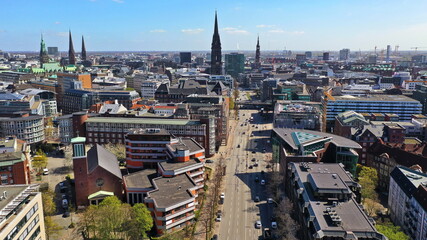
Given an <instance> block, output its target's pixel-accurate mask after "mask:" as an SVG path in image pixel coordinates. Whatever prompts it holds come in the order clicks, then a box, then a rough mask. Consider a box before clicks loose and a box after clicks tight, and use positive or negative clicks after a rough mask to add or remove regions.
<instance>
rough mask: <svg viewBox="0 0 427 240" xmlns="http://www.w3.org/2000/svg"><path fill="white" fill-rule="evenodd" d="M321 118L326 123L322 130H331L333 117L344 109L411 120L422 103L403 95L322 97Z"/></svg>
mask: <svg viewBox="0 0 427 240" xmlns="http://www.w3.org/2000/svg"><path fill="white" fill-rule="evenodd" d="M322 109H323V118H324V122H325V123H326V124H325V125H324V126H325V127H324V131H329V132H330V131H332V130H333V126H334V124H335V117H336V116H337V115H338V114H340V113H342V112H345V111H351V110H353V111H355V112H358V113H387V114H397V115H399V117H400V120H401V121H407V122H410V121H411V117H412V115H414V114H420V113H421V111H422V105H421V103H420V102H419V101H417V100H414V99H412V98H409V97H407V96H404V95H372V96H366V97H355V96H350V95H344V96H332V95H330V94H329V93H327V94H325V96H323V97H322Z"/></svg>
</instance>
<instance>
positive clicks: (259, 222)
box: [255, 220, 262, 229]
mask: <svg viewBox="0 0 427 240" xmlns="http://www.w3.org/2000/svg"><path fill="white" fill-rule="evenodd" d="M261 227H262V224H261V221H259V220H258V221H256V222H255V228H258V229H259V228H261Z"/></svg>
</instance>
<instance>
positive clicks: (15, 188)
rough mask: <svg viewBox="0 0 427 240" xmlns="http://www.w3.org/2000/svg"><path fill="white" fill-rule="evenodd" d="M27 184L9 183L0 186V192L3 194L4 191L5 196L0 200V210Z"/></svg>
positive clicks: (25, 187)
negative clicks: (8, 184)
mask: <svg viewBox="0 0 427 240" xmlns="http://www.w3.org/2000/svg"><path fill="white" fill-rule="evenodd" d="M27 187H28V185H10V186H0V192H1V193H2V194H3V192H4V191H6V194H7V197H6V199H5V200H2V201H0V209H1V211H3V210H4V208H5V207H6V206H7V205H8V204H9V203H10V202H11V201H12V200H13V199H15V198H16V197H17V196H18V195H19V194H20V193H21V192H23V191H24V190H25V189H27Z"/></svg>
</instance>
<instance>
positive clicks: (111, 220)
mask: <svg viewBox="0 0 427 240" xmlns="http://www.w3.org/2000/svg"><path fill="white" fill-rule="evenodd" d="M123 210H127V209H123V208H122V202H121V201H120V200H119V199H118V198H117V197H116V196H110V197H106V198H105V199H104V200H102V202H101V203H100V204H99V206H98V212H97V213H98V216H99V217H100V221H97V226H98V227H97V229H98V233H99V237H100V238H101V239H117V238H119V235H120V232H122V231H121V230H122V229H121V228H122V227H123V223H124V222H125V218H126V215H127V214H128V212H127V211H123Z"/></svg>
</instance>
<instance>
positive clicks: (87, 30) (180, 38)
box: [0, 0, 427, 51]
mask: <svg viewBox="0 0 427 240" xmlns="http://www.w3.org/2000/svg"><path fill="white" fill-rule="evenodd" d="M0 6H2V10H1V11H0V16H1V17H0V49H1V50H18V51H27V50H30V51H38V48H39V44H40V33H43V34H44V39H45V42H46V45H47V46H58V47H59V49H60V50H61V51H65V50H67V48H68V39H67V34H68V29H71V31H72V33H73V39H74V47H75V49H76V51H79V50H80V48H81V41H80V38H81V36H82V35H84V36H85V43H86V49H87V50H88V51H104V50H109V51H116V50H117V51H118V50H124V51H152V50H158V51H166V50H208V49H210V44H211V39H212V33H213V21H214V13H215V9H216V10H217V11H218V20H219V28H220V35H221V41H222V47H223V49H224V50H236V49H240V50H251V49H254V48H255V44H256V37H257V35H258V34H259V36H260V42H261V49H262V50H283V49H284V48H285V47H286V49H289V50H319V51H321V50H338V49H341V48H350V49H352V50H359V49H361V50H373V49H374V46H378V49H382V48H386V45H387V44H390V45H392V46H395V45H400V49H410V48H411V47H427V18H425V10H426V9H427V1H426V0H406V1H405V0H292V1H289V0H257V1H254V0H244V1H232V0H228V1H227V0H217V1H207V0H156V1H153V0H149V1H148V0H32V1H28V0H25V1H24V0H0ZM426 49H427V48H426Z"/></svg>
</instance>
